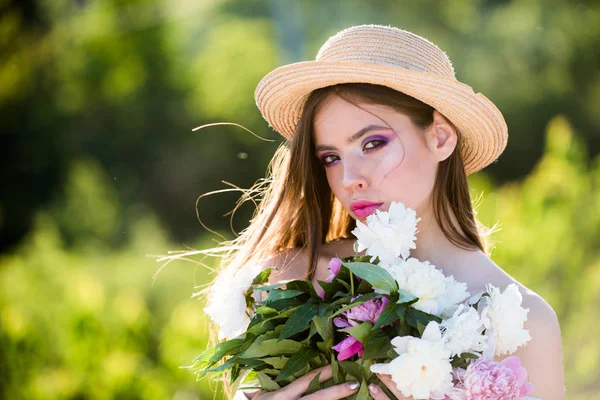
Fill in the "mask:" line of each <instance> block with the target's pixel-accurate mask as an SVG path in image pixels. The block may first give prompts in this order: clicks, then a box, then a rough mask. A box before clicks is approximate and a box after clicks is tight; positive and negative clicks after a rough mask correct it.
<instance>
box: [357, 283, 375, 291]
mask: <svg viewBox="0 0 600 400" xmlns="http://www.w3.org/2000/svg"><path fill="white" fill-rule="evenodd" d="M372 291H373V285H371V284H370V283H369V282H367V281H365V280H362V281H360V284H359V285H358V288H356V293H358V294H367V293H371V292H372Z"/></svg>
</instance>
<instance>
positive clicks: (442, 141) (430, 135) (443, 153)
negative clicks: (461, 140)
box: [425, 110, 458, 162]
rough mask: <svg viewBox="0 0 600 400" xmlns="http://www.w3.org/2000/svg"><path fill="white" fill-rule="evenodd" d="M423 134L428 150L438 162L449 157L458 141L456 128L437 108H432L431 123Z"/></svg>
mask: <svg viewBox="0 0 600 400" xmlns="http://www.w3.org/2000/svg"><path fill="white" fill-rule="evenodd" d="M425 135H426V138H427V145H428V147H429V150H430V151H431V152H432V153H433V154H435V156H436V158H437V160H438V161H439V162H441V161H444V160H445V159H446V158H448V157H450V155H451V154H452V152H453V151H454V149H455V148H456V144H457V142H458V134H457V132H456V129H455V128H454V126H453V125H452V124H451V123H450V121H448V120H447V119H446V117H444V116H443V115H442V114H441V113H440V112H439V111H438V110H433V123H432V124H431V126H430V127H429V128H428V129H427V130H426V131H425Z"/></svg>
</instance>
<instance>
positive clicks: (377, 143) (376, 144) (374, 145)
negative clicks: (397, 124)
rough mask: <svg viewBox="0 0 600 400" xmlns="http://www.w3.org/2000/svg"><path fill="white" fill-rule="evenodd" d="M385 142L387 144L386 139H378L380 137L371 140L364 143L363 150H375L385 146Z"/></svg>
mask: <svg viewBox="0 0 600 400" xmlns="http://www.w3.org/2000/svg"><path fill="white" fill-rule="evenodd" d="M386 144H387V141H386V140H380V139H377V140H371V141H369V142H367V143H366V144H365V146H364V147H363V150H366V151H369V150H375V149H378V148H380V147H383V146H385V145H386Z"/></svg>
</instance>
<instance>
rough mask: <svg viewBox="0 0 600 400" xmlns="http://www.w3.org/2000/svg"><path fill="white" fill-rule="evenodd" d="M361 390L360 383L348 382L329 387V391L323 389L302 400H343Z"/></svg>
mask: <svg viewBox="0 0 600 400" xmlns="http://www.w3.org/2000/svg"><path fill="white" fill-rule="evenodd" d="M358 389H360V383H358V382H346V383H343V384H341V385H335V386H331V387H328V388H327V389H322V390H319V391H316V392H314V393H312V394H309V395H308V396H304V397H301V399H302V400H323V399H327V400H329V399H331V400H334V399H343V398H345V397H348V396H350V395H353V394H354V393H356V392H358Z"/></svg>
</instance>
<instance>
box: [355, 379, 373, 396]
mask: <svg viewBox="0 0 600 400" xmlns="http://www.w3.org/2000/svg"><path fill="white" fill-rule="evenodd" d="M369 399H371V395H370V394H369V385H367V382H366V381H365V380H364V379H363V380H362V382H361V384H360V389H359V391H358V393H356V400H369Z"/></svg>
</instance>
